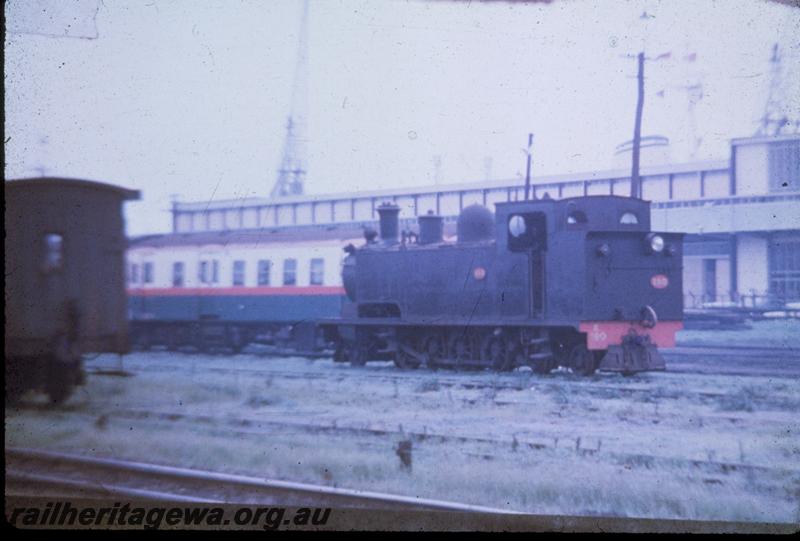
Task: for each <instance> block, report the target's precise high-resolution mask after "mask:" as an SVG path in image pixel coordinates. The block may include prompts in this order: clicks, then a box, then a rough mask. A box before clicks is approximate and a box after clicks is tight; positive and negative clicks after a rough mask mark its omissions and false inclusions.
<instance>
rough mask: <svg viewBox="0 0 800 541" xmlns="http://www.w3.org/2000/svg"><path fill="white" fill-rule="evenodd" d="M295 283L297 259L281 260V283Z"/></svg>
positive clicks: (291, 284) (288, 284)
mask: <svg viewBox="0 0 800 541" xmlns="http://www.w3.org/2000/svg"><path fill="white" fill-rule="evenodd" d="M296 283H297V260H296V259H284V260H283V285H285V286H293V285H295V284H296Z"/></svg>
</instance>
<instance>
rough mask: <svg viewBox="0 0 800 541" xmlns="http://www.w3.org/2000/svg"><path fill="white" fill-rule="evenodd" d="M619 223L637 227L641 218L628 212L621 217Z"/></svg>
mask: <svg viewBox="0 0 800 541" xmlns="http://www.w3.org/2000/svg"><path fill="white" fill-rule="evenodd" d="M619 223H621V224H625V225H636V224H638V223H639V218H637V217H636V215H635V214H634V213H632V212H626V213H625V214H623V215H622V216H621V217H620V219H619Z"/></svg>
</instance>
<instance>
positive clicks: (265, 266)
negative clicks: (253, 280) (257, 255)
mask: <svg viewBox="0 0 800 541" xmlns="http://www.w3.org/2000/svg"><path fill="white" fill-rule="evenodd" d="M270 267H271V264H270V261H268V260H266V259H262V260H261V261H259V262H258V285H260V286H268V285H269V271H270Z"/></svg>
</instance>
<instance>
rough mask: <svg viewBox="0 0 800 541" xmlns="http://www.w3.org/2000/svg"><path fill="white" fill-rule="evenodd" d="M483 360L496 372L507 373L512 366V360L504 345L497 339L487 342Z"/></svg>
mask: <svg viewBox="0 0 800 541" xmlns="http://www.w3.org/2000/svg"><path fill="white" fill-rule="evenodd" d="M485 358H486V360H488V361H489V362H490V363H491V366H492V369H493V370H497V371H498V372H508V371H509V370H510V369H511V367H512V366H513V362H512V359H513V358H512V357H511V356H510V355H509V354H508V350H507V348H506V343H505V341H504V340H503V339H502V338H499V337H495V338H492V339H491V340H490V341H489V344H488V345H487V346H486V351H485Z"/></svg>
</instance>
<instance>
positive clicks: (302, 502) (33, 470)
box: [6, 448, 515, 514]
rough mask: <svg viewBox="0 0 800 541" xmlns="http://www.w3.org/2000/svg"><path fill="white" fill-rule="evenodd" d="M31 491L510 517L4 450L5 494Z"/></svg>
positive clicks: (412, 500) (471, 508)
mask: <svg viewBox="0 0 800 541" xmlns="http://www.w3.org/2000/svg"><path fill="white" fill-rule="evenodd" d="M31 489H36V490H42V491H45V490H54V489H55V490H58V491H59V492H60V493H63V492H64V491H67V492H71V493H72V494H71V495H74V496H76V497H98V496H99V497H104V498H105V497H128V498H136V499H140V500H148V501H174V502H193V503H219V504H223V503H237V504H259V505H280V506H314V507H332V508H359V509H388V510H405V511H409V510H427V511H454V512H462V513H463V512H467V513H493V514H498V513H502V514H514V513H515V512H514V511H510V510H507V509H498V508H493V507H483V506H477V505H470V504H463V503H457V502H449V501H441V500H434V499H425V498H416V497H409V496H402V495H396V494H385V493H379V492H369V491H360V490H352V489H345V488H335V487H330V486H322V485H312V484H308V483H295V482H290V481H281V480H274V479H262V478H258V477H250V476H244V475H233V474H227V473H218V472H209V471H202V470H194V469H187V468H178V467H173V466H164V465H158V464H148V463H143V462H130V461H125V460H118V459H110V458H96V457H88V456H81V455H74V454H67V453H59V452H52V451H41V450H34V449H21V448H6V496H7V497H8V496H10V495H12V496H13V495H15V494H19V493H20V492H23V493H24V492H26V491H30V490H31Z"/></svg>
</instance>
